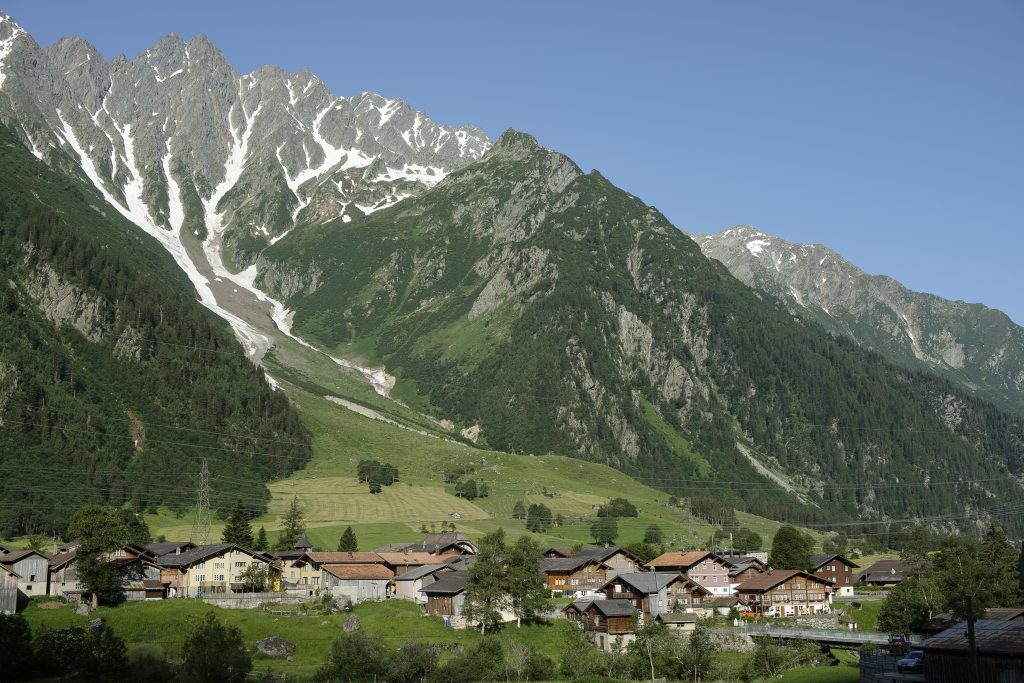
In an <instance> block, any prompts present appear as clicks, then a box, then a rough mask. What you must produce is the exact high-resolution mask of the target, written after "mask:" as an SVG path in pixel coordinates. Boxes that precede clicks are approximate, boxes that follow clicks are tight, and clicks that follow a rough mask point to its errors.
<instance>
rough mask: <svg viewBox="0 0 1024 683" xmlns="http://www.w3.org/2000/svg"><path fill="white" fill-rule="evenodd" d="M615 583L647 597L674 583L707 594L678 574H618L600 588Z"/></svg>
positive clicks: (705, 590) (701, 588)
mask: <svg viewBox="0 0 1024 683" xmlns="http://www.w3.org/2000/svg"><path fill="white" fill-rule="evenodd" d="M617 581H622V582H624V583H628V584H629V585H630V586H632V587H633V588H634V589H636V591H637V592H638V593H643V594H645V595H649V594H651V593H657V592H658V591H660V590H661V589H663V588H665V587H666V586H670V585H672V584H673V583H675V582H676V581H686V582H687V584H691V585H692V586H693V588H694V590H700V591H703V592H704V593H707V592H708V590H707V589H706V588H703V587H701V586H698V585H697V584H696V583H693V582H692V581H690V580H689V579H687V578H686V577H685V576H683V575H682V574H680V573H679V572H626V573H624V574H619V575H618V576H616V577H615V578H614V579H609V580H608V581H606V582H605V584H604V585H603V586H601V588H602V589H603V588H606V587H608V586H611V585H612V584H614V583H615V582H617Z"/></svg>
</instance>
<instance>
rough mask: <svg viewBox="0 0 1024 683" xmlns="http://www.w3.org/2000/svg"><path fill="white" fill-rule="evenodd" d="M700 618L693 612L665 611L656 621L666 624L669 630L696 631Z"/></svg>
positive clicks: (655, 618)
mask: <svg viewBox="0 0 1024 683" xmlns="http://www.w3.org/2000/svg"><path fill="white" fill-rule="evenodd" d="M716 599H717V598H716ZM700 619H701V618H700V617H699V616H697V615H696V614H694V613H693V612H663V613H662V614H659V615H658V616H656V617H654V620H655V621H657V622H659V623H662V624H665V626H666V627H668V629H669V630H671V631H683V632H684V633H689V632H691V631H695V630H696V629H697V622H698V621H700Z"/></svg>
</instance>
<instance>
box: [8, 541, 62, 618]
mask: <svg viewBox="0 0 1024 683" xmlns="http://www.w3.org/2000/svg"><path fill="white" fill-rule="evenodd" d="M0 565H2V566H3V567H5V568H6V569H7V570H8V572H9V573H11V574H14V575H15V576H17V577H18V602H19V605H20V604H24V603H25V602H27V601H28V599H29V598H34V597H36V596H37V595H46V591H47V587H48V586H49V580H50V557H49V556H48V555H45V554H43V553H41V552H39V551H38V550H14V551H11V552H8V553H5V554H3V555H0Z"/></svg>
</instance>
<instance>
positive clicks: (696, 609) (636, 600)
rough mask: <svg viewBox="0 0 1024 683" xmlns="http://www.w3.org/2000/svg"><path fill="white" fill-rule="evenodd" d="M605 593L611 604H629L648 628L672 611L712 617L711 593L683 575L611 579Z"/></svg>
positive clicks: (635, 575)
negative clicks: (620, 602)
mask: <svg viewBox="0 0 1024 683" xmlns="http://www.w3.org/2000/svg"><path fill="white" fill-rule="evenodd" d="M601 592H602V593H604V594H605V596H606V597H607V599H609V600H622V599H625V600H629V601H630V603H631V604H632V605H633V606H634V607H636V608H637V610H639V611H640V614H641V616H642V618H643V623H645V624H648V623H650V622H651V620H652V619H653V618H654V617H656V616H657V615H659V614H662V613H665V612H672V611H682V612H691V613H695V614H698V615H701V616H710V615H711V612H712V609H713V607H712V605H711V597H712V596H711V593H710V592H709V591H707V590H706V589H705V588H703V587H702V586H700V585H698V584H696V583H694V582H693V581H691V580H690V579H688V578H687V577H686V576H684V575H682V574H680V573H679V572H631V573H627V574H619V575H618V576H616V577H615V578H612V579H609V580H608V581H607V582H606V583H605V584H604V585H603V586H602V587H601Z"/></svg>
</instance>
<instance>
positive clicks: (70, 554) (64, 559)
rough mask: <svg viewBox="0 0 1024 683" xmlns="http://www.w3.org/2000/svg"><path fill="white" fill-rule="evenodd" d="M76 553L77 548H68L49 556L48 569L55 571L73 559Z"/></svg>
mask: <svg viewBox="0 0 1024 683" xmlns="http://www.w3.org/2000/svg"><path fill="white" fill-rule="evenodd" d="M77 554H78V551H77V550H69V551H67V552H64V553H57V554H56V555H54V556H53V557H51V558H50V571H51V572H53V571H57V570H59V569H61V568H63V567H64V566H66V565H67V564H69V563H71V562H74V561H75V555H77Z"/></svg>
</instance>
